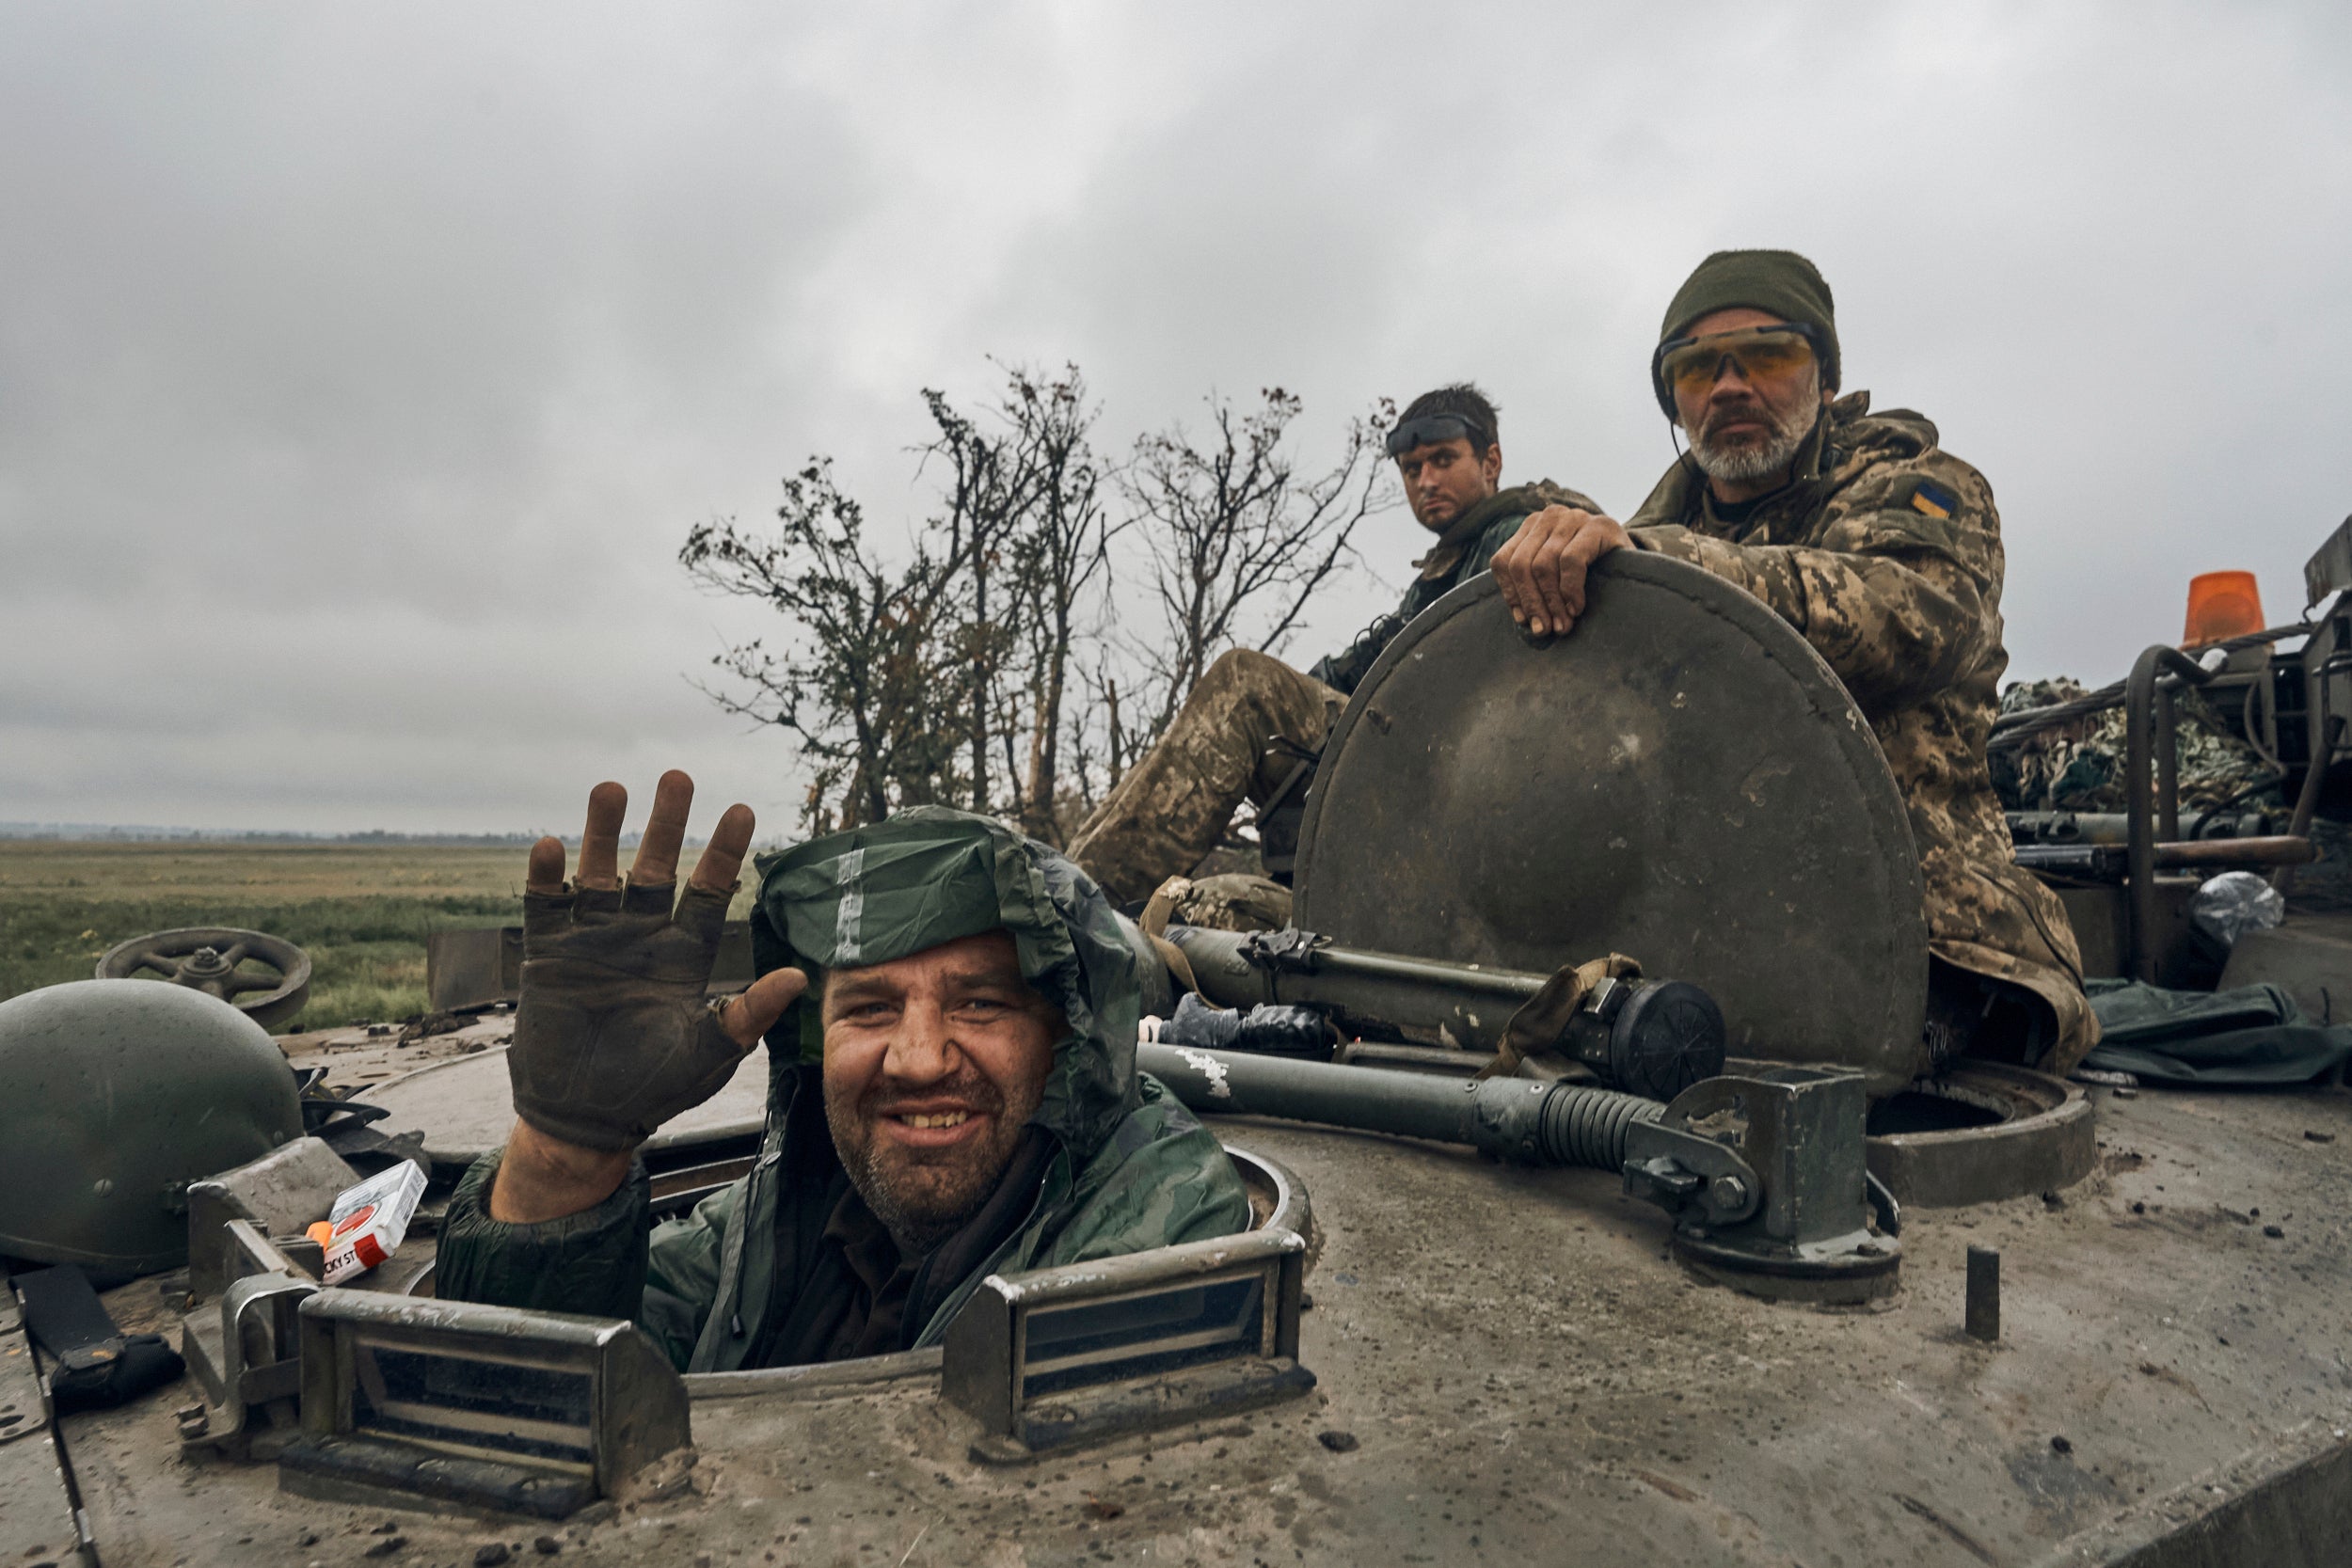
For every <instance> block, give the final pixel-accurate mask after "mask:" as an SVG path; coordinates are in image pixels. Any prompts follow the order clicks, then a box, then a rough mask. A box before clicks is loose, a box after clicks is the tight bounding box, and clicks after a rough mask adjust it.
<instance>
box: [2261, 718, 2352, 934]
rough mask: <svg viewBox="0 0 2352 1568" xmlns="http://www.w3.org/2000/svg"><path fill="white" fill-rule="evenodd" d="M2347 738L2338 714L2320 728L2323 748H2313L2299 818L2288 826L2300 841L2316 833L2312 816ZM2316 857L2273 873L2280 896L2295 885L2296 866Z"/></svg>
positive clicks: (2298, 799) (2300, 792)
mask: <svg viewBox="0 0 2352 1568" xmlns="http://www.w3.org/2000/svg"><path fill="white" fill-rule="evenodd" d="M2343 736H2344V720H2343V719H2342V718H2341V717H2339V716H2338V715H2336V714H2332V713H2331V714H2329V715H2328V716H2327V719H2326V721H2324V722H2323V723H2321V725H2320V727H2319V745H2318V746H2316V747H2315V748H2313V749H2312V766H2311V768H2310V769H2309V770H2308V771H2306V772H2305V773H2304V775H2303V787H2302V788H2301V789H2300V790H2298V791H2296V796H2295V816H2294V818H2293V820H2291V821H2290V822H2289V823H2288V824H2287V831H2288V832H2291V833H2292V834H2294V835H2295V836H2296V838H2301V837H2303V836H2304V835H2305V834H2307V833H2309V832H2311V831H2312V816H2313V815H2314V814H2316V813H2317V812H2318V810H2319V789H2320V785H2322V784H2325V783H2327V781H2328V764H2329V763H2331V762H2333V761H2334V760H2335V756H2336V742H2337V741H2338V740H2340V739H2342V738H2343ZM2312 858H2313V857H2312V856H2310V855H2305V856H2304V857H2303V858H2302V859H2301V860H2300V861H2295V862H2290V863H2285V864H2282V865H2280V867H2279V869H2278V870H2276V871H2274V872H2272V873H2271V874H2270V885H2271V886H2272V887H2274V888H2276V889H2278V891H2279V896H2280V897H2281V898H2283V897H2285V896H2286V895H2287V891H2288V890H2289V889H2290V888H2292V887H2294V886H2295V867H2296V866H2297V865H2305V864H2309V863H2311V861H2312Z"/></svg>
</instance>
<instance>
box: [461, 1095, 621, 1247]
mask: <svg viewBox="0 0 2352 1568" xmlns="http://www.w3.org/2000/svg"><path fill="white" fill-rule="evenodd" d="M634 1154H635V1150H633V1149H628V1148H621V1149H601V1148H588V1147H586V1146H585V1145H582V1144H576V1143H569V1142H566V1141H565V1140H564V1139H562V1138H558V1137H555V1136H553V1135H552V1134H550V1133H547V1132H541V1131H540V1130H539V1129H537V1128H536V1127H533V1126H532V1124H531V1123H529V1122H527V1121H517V1122H516V1123H515V1130H514V1132H510V1133H508V1134H507V1138H506V1149H505V1152H504V1153H503V1154H502V1155H501V1157H500V1159H499V1171H498V1179H497V1180H495V1181H493V1182H492V1183H491V1185H490V1194H489V1203H488V1204H487V1208H488V1210H489V1213H490V1217H491V1218H492V1219H494V1220H497V1221H499V1222H500V1223H501V1224H503V1225H539V1224H544V1223H545V1222H547V1221H548V1220H558V1219H567V1218H569V1217H570V1216H572V1215H574V1214H578V1213H584V1212H587V1211H588V1210H590V1209H594V1208H595V1207H596V1205H597V1204H599V1203H602V1202H603V1201H604V1200H605V1199H606V1198H609V1197H611V1196H612V1195H613V1194H614V1193H616V1192H618V1191H619V1190H620V1187H621V1183H622V1182H624V1181H626V1180H628V1167H629V1162H630V1160H631V1158H632V1157H633V1156H634Z"/></svg>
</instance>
